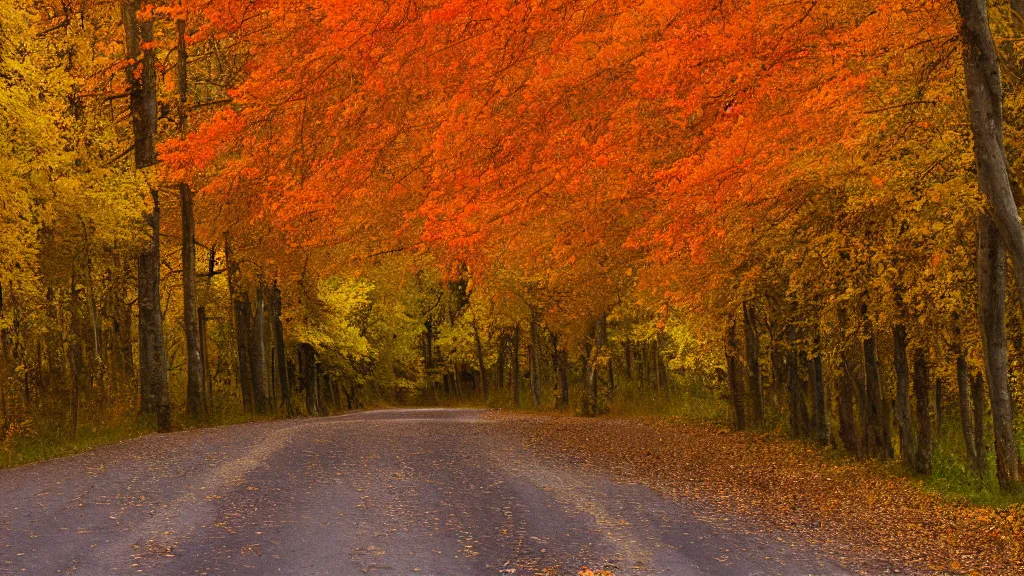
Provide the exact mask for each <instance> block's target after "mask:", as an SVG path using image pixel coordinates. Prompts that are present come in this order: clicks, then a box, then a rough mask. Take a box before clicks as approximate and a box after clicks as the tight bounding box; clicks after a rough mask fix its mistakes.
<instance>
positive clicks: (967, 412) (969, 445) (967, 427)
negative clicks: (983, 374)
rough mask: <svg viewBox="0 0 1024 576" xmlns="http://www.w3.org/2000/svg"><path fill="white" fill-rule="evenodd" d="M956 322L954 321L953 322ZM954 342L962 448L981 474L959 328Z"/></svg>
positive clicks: (965, 360)
mask: <svg viewBox="0 0 1024 576" xmlns="http://www.w3.org/2000/svg"><path fill="white" fill-rule="evenodd" d="M954 321H956V320H954ZM954 334H955V337H956V341H955V344H954V349H953V353H954V354H955V355H956V389H957V393H958V394H959V399H960V427H961V429H962V430H963V435H964V448H965V450H966V451H967V461H968V462H970V463H971V465H972V466H974V468H975V470H977V471H978V472H979V473H980V472H981V462H980V461H979V460H978V453H977V451H976V445H975V441H974V420H973V413H972V411H971V385H970V382H969V379H970V375H968V374H967V359H966V358H964V354H963V350H962V349H961V343H960V327H959V325H957V327H956V328H954Z"/></svg>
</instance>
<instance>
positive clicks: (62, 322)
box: [0, 0, 1024, 487]
mask: <svg viewBox="0 0 1024 576" xmlns="http://www.w3.org/2000/svg"><path fill="white" fill-rule="evenodd" d="M0 1H2V0H0ZM1022 21H1024V20H1022V19H1021V18H1020V15H1019V14H1017V13H1015V12H1014V10H1013V8H1012V7H1011V5H1010V4H1009V3H1006V4H1005V5H1004V3H1001V2H996V3H992V4H991V5H989V4H988V3H986V2H984V1H976V0H959V1H958V2H954V1H953V0H943V1H933V0H895V1H883V0H843V1H840V2H827V3H821V2H781V1H776V0H735V1H726V2H722V1H720V0H714V1H710V0H671V1H663V0H659V1H647V2H645V1H625V0H597V1H593V0H587V1H585V2H584V1H578V0H476V1H467V0H427V1H421V2H417V1H406V2H388V1H378V0H358V1H352V0H345V1H338V0H273V1H268V0H251V1H249V2H237V1H234V0H230V1H227V0H207V1H202V2H191V1H185V0H181V1H178V0H175V1H173V2H165V3H160V2H158V3H155V4H153V3H149V2H146V1H141V2H140V0H122V1H120V2H110V1H106V2H100V3H97V4H92V3H78V2H60V3H56V2H50V1H49V0H37V1H34V2H30V3H29V5H27V6H26V5H22V4H19V3H11V2H7V3H6V4H3V3H0V85H2V90H0V115H2V118H3V122H2V123H0V135H2V138H0V143H2V146H3V147H4V148H3V155H2V159H0V162H3V165H4V170H0V183H2V184H3V188H4V191H5V192H4V196H3V201H2V202H0V237H2V238H3V239H4V241H5V243H6V246H7V247H8V249H7V250H6V251H3V252H2V253H0V289H2V298H0V335H2V338H0V341H2V344H3V346H2V354H0V378H2V380H0V392H2V394H0V395H2V397H3V399H4V401H3V403H2V404H3V414H2V418H0V420H2V421H3V423H4V426H5V430H6V432H5V433H4V437H6V438H14V437H16V436H17V435H18V434H21V433H26V431H33V432H34V431H37V430H39V431H41V430H44V429H45V430H47V431H48V433H54V434H63V435H69V434H70V435H72V436H74V435H75V434H77V433H78V431H79V430H80V429H81V428H82V424H81V422H79V420H80V419H83V420H84V421H87V422H89V423H90V425H93V424H96V425H103V424H105V423H110V422H115V421H118V420H119V419H124V418H127V417H128V416H129V415H132V414H135V413H136V412H141V413H142V414H143V415H144V416H143V418H144V419H145V418H149V417H151V416H154V415H155V416H157V418H156V419H157V420H159V426H160V427H161V428H162V429H169V428H170V427H172V426H173V425H174V423H173V421H174V420H175V419H180V418H181V417H184V418H186V421H188V422H200V421H203V420H204V419H216V418H224V417H227V415H230V414H233V413H249V414H253V413H268V414H269V413H281V414H286V415H289V416H290V415H295V414H298V413H307V414H318V413H325V412H328V411H331V410H340V409H347V408H354V407H357V406H359V405H364V404H367V403H373V402H402V401H408V400H411V399H413V398H418V399H420V400H424V399H427V400H431V399H432V400H437V399H439V398H441V399H444V398H456V397H458V398H461V399H463V400H466V399H467V398H476V399H478V400H479V401H481V402H490V403H492V404H495V405H505V406H529V407H535V408H554V407H557V408H561V409H571V410H576V411H579V412H582V413H586V414H593V415H597V414H601V413H604V412H607V411H609V410H615V409H617V407H619V406H621V405H622V404H623V403H625V402H637V401H638V400H637V398H641V399H644V400H643V402H647V403H648V404H653V403H654V399H655V398H663V397H669V396H672V395H677V394H682V393H684V392H685V393H687V394H693V393H698V394H704V395H706V396H707V397H709V398H712V399H714V400H715V401H721V400H724V401H725V403H723V404H722V405H723V406H726V405H727V406H728V413H729V419H730V421H732V422H733V423H734V425H736V426H737V427H740V428H743V427H747V426H758V427H773V426H774V427H780V428H781V429H784V430H786V431H787V432H788V433H790V434H792V435H793V436H795V437H800V438H806V439H809V440H812V441H814V442H818V443H821V444H836V445H842V446H843V447H844V448H845V449H847V450H849V451H850V452H851V453H853V454H855V455H856V456H858V457H869V456H870V457H878V458H882V459H888V458H899V459H900V460H901V461H902V462H903V463H904V464H906V465H907V467H908V468H910V469H914V470H916V471H918V472H921V473H928V472H930V471H931V468H932V461H933V458H934V451H935V449H936V447H935V446H936V440H935V438H936V435H937V434H941V433H942V431H943V430H944V429H946V428H949V427H954V428H957V429H958V430H959V431H958V432H957V434H958V435H962V437H963V443H962V445H959V446H958V447H957V450H958V451H957V455H956V457H957V458H962V459H963V460H964V461H965V462H967V463H968V465H969V466H970V467H972V468H974V469H976V470H977V471H978V473H980V474H982V475H983V476H984V475H986V474H989V472H988V470H989V467H990V466H989V460H988V459H987V457H986V453H987V450H988V447H989V446H991V447H992V448H993V452H994V453H995V455H996V462H995V464H996V466H995V467H996V469H997V470H998V474H997V477H998V480H999V483H1000V484H1001V485H1002V486H1004V487H1011V486H1012V485H1013V484H1015V483H1016V482H1017V481H1018V480H1019V477H1020V471H1019V458H1018V457H1017V456H1016V454H1017V452H1018V450H1019V447H1018V445H1017V442H1016V439H1015V436H1014V433H1015V432H1014V428H1013V419H1012V413H1013V410H1014V409H1015V407H1016V406H1017V404H1018V403H1019V401H1020V400H1021V398H1020V394H1021V393H1020V390H1019V387H1018V386H1017V382H1018V378H1019V374H1020V363H1021V360H1022V356H1021V354H1022V353H1024V326H1022V318H1021V309H1020V306H1019V305H1018V303H1019V302H1022V301H1024V296H1022V294H1024V288H1021V285H1022V281H1021V280H1022V279H1024V276H1021V274H1024V265H1021V260H1020V259H1022V258H1024V252H1022V250H1024V232H1021V230H1022V228H1021V225H1020V217H1019V214H1018V213H1017V208H1016V206H1017V203H1018V202H1019V200H1020V195H1019V192H1018V191H1019V187H1018V186H1017V184H1016V182H1017V180H1016V177H1017V174H1018V173H1019V172H1020V170H1021V169H1022V167H1021V162H1022V160H1021V156H1020V155H1019V153H1018V152H1017V150H1018V148H1019V146H1018V141H1019V138H1020V136H1019V124H1020V118H1019V117H1020V115H1021V111H1020V108H1021V104H1020V90H1019V84H1020V81H1019V78H1020V70H1021V58H1020V56H1019V50H1018V43H1019V41H1018V39H1019V38H1021V37H1022V35H1021V34H1019V33H1018V32H1019V29H1020V27H1021V22H1022ZM993 78H995V79H997V80H995V81H994V80H993ZM993 118H997V119H998V122H995V121H989V120H986V119H993ZM1007 261H1009V262H1010V263H1011V264H1012V265H1011V266H1010V267H1007ZM1007 298H1009V302H1010V304H1007V303H1006V302H1007V300H1006V299H1007ZM427 400H424V401H427ZM946 406H948V407H949V408H948V409H944V407H946ZM182 413H183V414H184V416H182ZM950 414H958V415H959V418H954V417H952V416H949V415H950ZM988 430H992V431H993V432H988Z"/></svg>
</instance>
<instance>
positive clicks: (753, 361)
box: [743, 303, 764, 426]
mask: <svg viewBox="0 0 1024 576" xmlns="http://www.w3.org/2000/svg"><path fill="white" fill-rule="evenodd" d="M756 322H757V317H756V316H755V315H754V307H753V305H751V304H750V303H744V304H743V339H744V347H743V348H744V352H745V354H746V360H747V362H746V364H747V388H748V392H749V393H750V401H751V402H750V408H751V417H752V418H753V423H754V425H755V426H760V425H761V424H762V423H763V422H764V396H763V395H762V393H761V364H760V355H761V345H760V342H759V341H758V338H757V326H756Z"/></svg>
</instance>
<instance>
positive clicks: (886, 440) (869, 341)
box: [861, 304, 893, 460]
mask: <svg viewBox="0 0 1024 576" xmlns="http://www.w3.org/2000/svg"><path fill="white" fill-rule="evenodd" d="M867 315H868V307H867V304H861V316H862V317H863V318H864V332H865V334H866V337H865V338H864V397H865V402H866V406H867V409H866V411H865V412H866V416H867V419H866V423H865V425H864V428H865V437H866V440H867V441H866V442H865V445H866V450H867V453H868V454H870V455H872V456H877V457H878V458H881V459H883V460H885V459H888V458H892V455H893V454H892V437H891V434H890V431H889V407H888V404H887V403H886V401H885V395H884V394H883V393H882V382H881V380H880V378H879V377H878V354H877V351H876V349H875V336H874V334H873V333H872V327H871V322H870V321H869V320H868V317H867Z"/></svg>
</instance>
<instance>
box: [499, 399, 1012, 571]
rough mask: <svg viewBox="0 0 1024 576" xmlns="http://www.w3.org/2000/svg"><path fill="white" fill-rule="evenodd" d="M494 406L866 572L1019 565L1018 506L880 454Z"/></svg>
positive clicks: (730, 516)
mask: <svg viewBox="0 0 1024 576" xmlns="http://www.w3.org/2000/svg"><path fill="white" fill-rule="evenodd" d="M492 417H494V418H499V419H501V420H502V421H503V424H504V425H505V426H507V429H508V430H509V432H510V433H511V434H513V435H514V437H516V438H518V439H519V440H521V441H522V442H523V443H524V444H525V445H527V446H529V447H530V448H531V449H533V450H535V451H538V452H540V453H546V454H550V455H558V457H560V458H564V457H567V456H568V457H572V458H574V459H579V460H582V461H584V462H586V463H587V464H589V465H592V466H596V467H599V468H605V469H610V470H612V471H614V472H616V473H617V474H619V475H621V476H622V477H623V478H624V479H626V480H628V481H635V482H641V483H644V484H649V485H651V486H653V487H654V488H656V489H659V490H662V491H665V492H667V493H669V494H671V495H672V496H674V497H675V498H679V499H685V500H687V501H688V502H689V503H691V504H693V505H696V506H698V507H699V508H700V509H701V510H702V511H703V513H704V514H705V515H707V516H708V517H716V516H718V517H719V518H720V519H721V520H723V521H726V520H728V521H729V522H735V521H736V520H740V521H741V522H743V523H745V524H748V527H749V529H751V530H765V529H770V530H773V531H779V532H782V533H789V534H791V535H793V536H798V537H799V539H800V540H804V541H810V542H812V543H814V544H817V545H819V546H821V548H822V549H823V550H824V551H825V552H827V553H829V554H830V555H834V557H836V558H838V559H840V560H841V561H843V562H844V563H847V564H848V565H849V566H851V567H857V568H860V569H862V570H864V571H865V573H879V572H882V571H891V572H899V573H924V574H928V573H946V574H999V575H1005V574H1024V539H1022V536H1024V520H1022V518H1021V512H1022V511H1021V510H1019V509H1017V508H1007V509H997V510H993V509H989V508H982V507H979V506H974V505H970V504H966V503H963V504H961V503H955V502H951V501H949V500H948V499H947V498H945V497H943V496H940V495H938V494H934V493H930V492H928V491H926V490H924V489H923V488H922V487H921V484H920V482H918V481H915V480H913V479H906V478H901V477H897V476H894V475H893V474H892V473H890V472H886V471H885V470H880V469H879V468H878V467H877V465H872V464H868V463H860V462H855V461H852V460H838V459H832V458H828V457H826V456H825V455H823V454H822V453H820V452H819V451H817V450H815V449H811V448H809V447H807V446H806V445H803V444H801V443H799V442H790V441H785V440H780V439H777V438H773V437H770V436H767V435H758V434H754V433H734V432H731V431H729V430H727V429H725V428H722V427H720V426H715V425H707V426H698V425H693V424H684V423H682V422H679V421H674V420H672V419H647V420H613V419H596V420H595V419H586V418H576V417H568V416H541V415H525V414H517V413H498V414H496V415H493V416H492Z"/></svg>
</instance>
